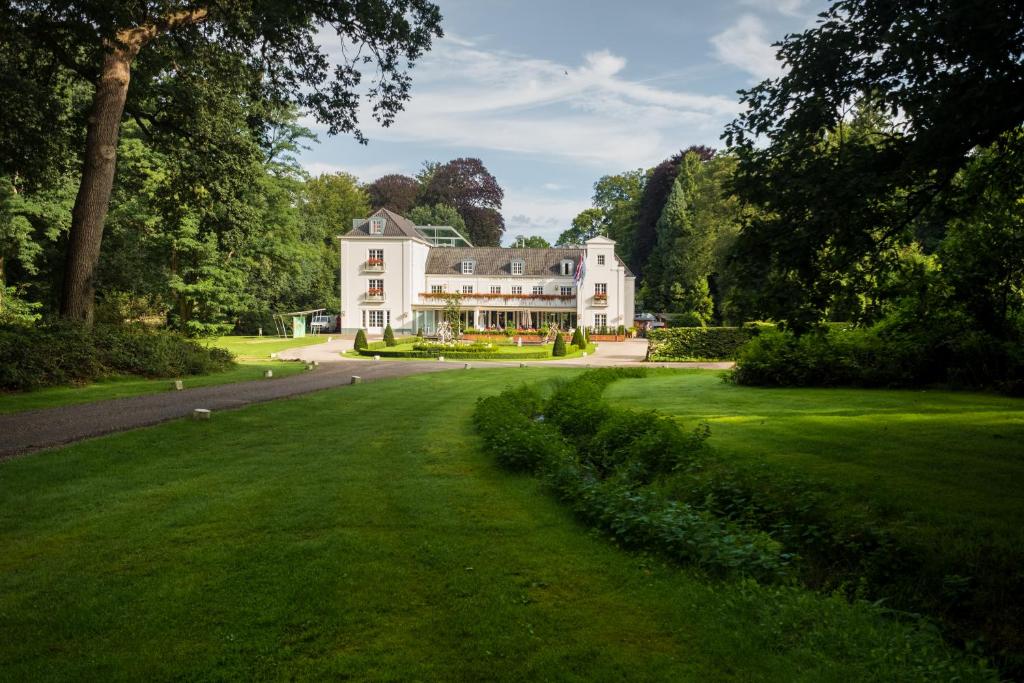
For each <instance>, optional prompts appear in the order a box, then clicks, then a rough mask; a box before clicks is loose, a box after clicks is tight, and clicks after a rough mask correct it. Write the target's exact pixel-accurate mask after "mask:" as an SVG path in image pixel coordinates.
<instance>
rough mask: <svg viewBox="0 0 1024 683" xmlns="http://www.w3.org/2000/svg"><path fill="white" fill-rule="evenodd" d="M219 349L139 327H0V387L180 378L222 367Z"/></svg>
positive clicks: (226, 362)
mask: <svg viewBox="0 0 1024 683" xmlns="http://www.w3.org/2000/svg"><path fill="white" fill-rule="evenodd" d="M232 364H233V359H232V356H231V354H230V353H229V352H228V351H225V350H224V349H218V348H207V347H206V346H203V345H202V344H200V343H198V342H196V341H193V340H190V339H187V338H185V337H183V336H181V335H179V334H176V333H173V332H168V331H158V330H152V329H148V328H145V327H142V326H119V325H103V324H97V325H96V326H94V327H93V328H92V329H91V330H90V329H88V328H86V327H83V326H81V325H75V324H70V323H57V324H53V325H44V326H38V327H31V328H29V327H21V326H10V327H0V388H2V389H16V390H22V389H33V388H37V387H45V386H54V385H60V384H71V383H78V382H89V381H93V380H96V379H100V378H102V377H106V376H109V375H113V374H132V375H142V376H144V377H181V376H186V375H201V374H207V373H210V372H218V371H221V370H225V369H227V368H228V367H230V366H231V365H232Z"/></svg>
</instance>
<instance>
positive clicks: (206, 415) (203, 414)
mask: <svg viewBox="0 0 1024 683" xmlns="http://www.w3.org/2000/svg"><path fill="white" fill-rule="evenodd" d="M192 419H193V420H209V419H210V410H209V409H208V408H196V409H195V410H193V411H192Z"/></svg>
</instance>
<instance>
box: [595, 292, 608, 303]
mask: <svg viewBox="0 0 1024 683" xmlns="http://www.w3.org/2000/svg"><path fill="white" fill-rule="evenodd" d="M594 305H595V306H607V305H608V295H607V294H603V293H598V294H595V295H594Z"/></svg>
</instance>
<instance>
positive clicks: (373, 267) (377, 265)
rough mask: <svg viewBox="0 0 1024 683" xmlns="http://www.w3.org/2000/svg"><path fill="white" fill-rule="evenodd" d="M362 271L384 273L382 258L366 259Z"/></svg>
mask: <svg viewBox="0 0 1024 683" xmlns="http://www.w3.org/2000/svg"><path fill="white" fill-rule="evenodd" d="M363 270H366V271H370V272H373V273H383V272H384V259H382V258H371V259H367V260H366V263H364V264H363Z"/></svg>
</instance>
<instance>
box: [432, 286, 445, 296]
mask: <svg viewBox="0 0 1024 683" xmlns="http://www.w3.org/2000/svg"><path fill="white" fill-rule="evenodd" d="M442 292H444V285H430V293H431V294H441V293H442Z"/></svg>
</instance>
